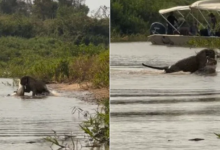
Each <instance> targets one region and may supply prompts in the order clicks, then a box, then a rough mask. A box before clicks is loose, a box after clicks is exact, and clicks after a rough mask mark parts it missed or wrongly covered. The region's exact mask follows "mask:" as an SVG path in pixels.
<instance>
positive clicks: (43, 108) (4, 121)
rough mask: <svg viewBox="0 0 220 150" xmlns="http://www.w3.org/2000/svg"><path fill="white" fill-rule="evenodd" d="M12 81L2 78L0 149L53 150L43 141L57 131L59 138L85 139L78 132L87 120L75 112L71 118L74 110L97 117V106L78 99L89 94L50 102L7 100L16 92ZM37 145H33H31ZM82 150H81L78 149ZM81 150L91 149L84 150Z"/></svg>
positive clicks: (64, 95) (63, 95) (63, 96)
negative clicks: (81, 110) (70, 135)
mask: <svg viewBox="0 0 220 150" xmlns="http://www.w3.org/2000/svg"><path fill="white" fill-rule="evenodd" d="M6 83H9V84H12V80H11V79H1V78H0V89H1V90H0V104H1V105H0V120H1V121H0V149H1V150H3V149H6V150H14V149H16V150H39V149H43V150H51V148H50V147H49V146H50V145H51V144H49V143H46V142H45V141H43V140H42V139H43V138H45V137H47V136H53V135H54V134H53V131H52V130H55V131H56V132H57V134H58V135H61V136H63V135H64V134H66V135H67V134H70V133H71V132H72V133H73V135H77V136H79V137H83V135H84V134H83V132H82V131H81V129H80V128H79V123H81V122H82V121H83V120H84V118H83V117H82V116H81V117H79V116H78V113H77V112H76V113H75V114H74V115H73V114H72V109H73V107H78V108H81V109H83V110H85V111H89V112H90V113H94V112H95V110H96V109H97V105H92V104H90V103H86V102H84V101H81V100H80V99H78V98H76V97H79V96H80V95H81V97H84V95H85V94H88V93H86V92H77V93H75V94H74V93H72V94H71V93H60V94H59V93H58V94H59V96H48V97H47V98H43V99H42V98H41V99H39V98H34V99H33V98H30V97H26V98H25V99H22V98H21V97H16V96H6V95H7V94H10V93H12V92H13V91H14V90H16V88H13V87H12V86H10V85H9V84H8V85H7V84H6ZM28 142H34V143H32V144H31V143H28ZM79 148H80V146H79ZM54 149H55V148H54ZM81 149H82V150H84V149H85V150H88V149H90V148H85V147H82V148H81Z"/></svg>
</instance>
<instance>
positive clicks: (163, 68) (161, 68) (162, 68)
mask: <svg viewBox="0 0 220 150" xmlns="http://www.w3.org/2000/svg"><path fill="white" fill-rule="evenodd" d="M142 65H143V66H145V67H148V68H152V69H158V70H167V69H168V67H154V66H149V65H146V64H144V63H142Z"/></svg>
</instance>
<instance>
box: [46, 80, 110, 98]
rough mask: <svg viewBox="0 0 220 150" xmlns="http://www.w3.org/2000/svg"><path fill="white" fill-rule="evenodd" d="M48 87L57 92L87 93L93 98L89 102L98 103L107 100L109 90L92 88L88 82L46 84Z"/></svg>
mask: <svg viewBox="0 0 220 150" xmlns="http://www.w3.org/2000/svg"><path fill="white" fill-rule="evenodd" d="M48 87H49V88H50V89H53V90H56V91H58V92H59V91H60V92H63V91H67V92H71V91H82V92H83V91H85V92H86V91H87V92H89V93H91V94H92V97H93V98H92V99H91V98H90V101H91V102H99V101H101V100H103V99H106V98H109V88H106V87H105V88H93V87H92V83H89V82H84V83H71V84H68V83H58V84H48Z"/></svg>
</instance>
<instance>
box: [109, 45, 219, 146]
mask: <svg viewBox="0 0 220 150" xmlns="http://www.w3.org/2000/svg"><path fill="white" fill-rule="evenodd" d="M200 50H201V48H199V49H196V48H181V47H167V46H153V45H151V44H150V43H148V42H136V43H113V44H111V143H110V144H111V149H114V150H121V149H132V150H133V149H138V150H146V149H147V150H164V149H167V150H177V149H190V150H201V149H212V150H215V149H216V150H217V149H219V147H220V139H217V138H216V136H215V135H214V133H220V116H219V114H220V67H219V65H218V67H217V72H218V74H217V75H216V76H198V75H194V74H189V73H183V72H179V73H173V74H165V73H163V71H160V70H154V69H150V68H146V67H143V66H142V65H141V63H146V64H149V65H154V66H169V65H171V64H173V63H175V62H176V61H178V60H180V59H183V58H186V57H189V56H191V55H195V53H196V52H198V51H200ZM218 63H219V62H218ZM193 138H203V139H205V140H203V141H198V142H195V141H189V139H193Z"/></svg>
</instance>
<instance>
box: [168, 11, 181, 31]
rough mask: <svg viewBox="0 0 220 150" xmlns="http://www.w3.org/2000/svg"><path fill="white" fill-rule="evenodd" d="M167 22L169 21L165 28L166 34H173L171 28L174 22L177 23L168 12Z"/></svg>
mask: <svg viewBox="0 0 220 150" xmlns="http://www.w3.org/2000/svg"><path fill="white" fill-rule="evenodd" d="M167 20H168V21H169V23H168V26H167V34H173V30H174V29H173V27H172V26H174V25H175V22H176V23H178V21H177V19H176V17H175V16H174V15H173V12H170V14H169V16H168V17H167Z"/></svg>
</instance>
